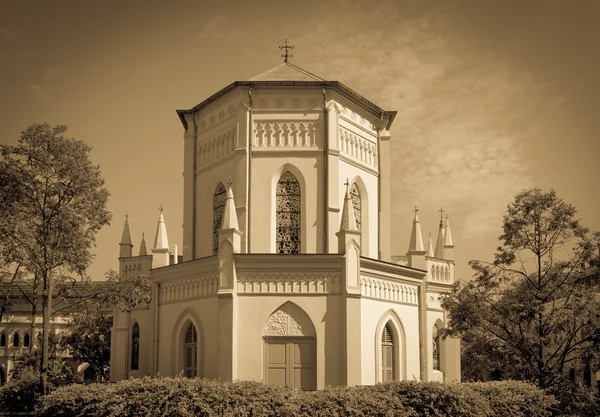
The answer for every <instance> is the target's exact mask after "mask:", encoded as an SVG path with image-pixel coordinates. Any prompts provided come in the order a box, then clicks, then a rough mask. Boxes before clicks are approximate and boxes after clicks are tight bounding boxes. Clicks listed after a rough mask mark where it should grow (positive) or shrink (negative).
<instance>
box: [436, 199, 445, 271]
mask: <svg viewBox="0 0 600 417" xmlns="http://www.w3.org/2000/svg"><path fill="white" fill-rule="evenodd" d="M439 212H440V213H441V215H442V218H441V219H440V228H439V230H438V236H437V240H436V242H435V257H436V258H440V259H444V220H443V216H444V209H440V210H439Z"/></svg>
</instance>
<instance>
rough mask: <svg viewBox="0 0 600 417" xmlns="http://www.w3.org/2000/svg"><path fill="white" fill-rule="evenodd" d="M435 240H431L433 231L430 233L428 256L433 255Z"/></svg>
mask: <svg viewBox="0 0 600 417" xmlns="http://www.w3.org/2000/svg"><path fill="white" fill-rule="evenodd" d="M433 255H434V252H433V242H432V241H431V233H429V245H427V256H433Z"/></svg>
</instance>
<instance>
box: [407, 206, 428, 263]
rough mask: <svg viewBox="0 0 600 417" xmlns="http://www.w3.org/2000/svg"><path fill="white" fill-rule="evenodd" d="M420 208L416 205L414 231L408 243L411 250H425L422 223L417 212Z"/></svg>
mask: <svg viewBox="0 0 600 417" xmlns="http://www.w3.org/2000/svg"><path fill="white" fill-rule="evenodd" d="M418 211H419V209H418V208H417V206H415V210H414V212H415V218H414V219H413V227H412V232H411V234H410V243H409V244H408V251H409V252H425V248H424V247H423V236H422V235H421V223H420V222H419V216H418V215H417V212H418Z"/></svg>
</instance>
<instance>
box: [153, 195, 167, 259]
mask: <svg viewBox="0 0 600 417" xmlns="http://www.w3.org/2000/svg"><path fill="white" fill-rule="evenodd" d="M157 249H158V250H167V251H168V250H169V238H168V237H167V226H165V218H164V216H163V208H162V206H160V216H159V217H158V225H157V226H156V237H155V238H154V247H153V248H152V251H153V252H154V251H155V250H157Z"/></svg>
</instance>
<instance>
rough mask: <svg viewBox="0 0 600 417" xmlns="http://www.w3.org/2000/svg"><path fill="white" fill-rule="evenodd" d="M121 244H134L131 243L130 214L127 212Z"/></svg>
mask: <svg viewBox="0 0 600 417" xmlns="http://www.w3.org/2000/svg"><path fill="white" fill-rule="evenodd" d="M119 244H120V245H130V246H133V244H132V243H131V233H129V216H128V215H127V214H126V215H125V225H124V226H123V234H122V235H121V242H120V243H119Z"/></svg>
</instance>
